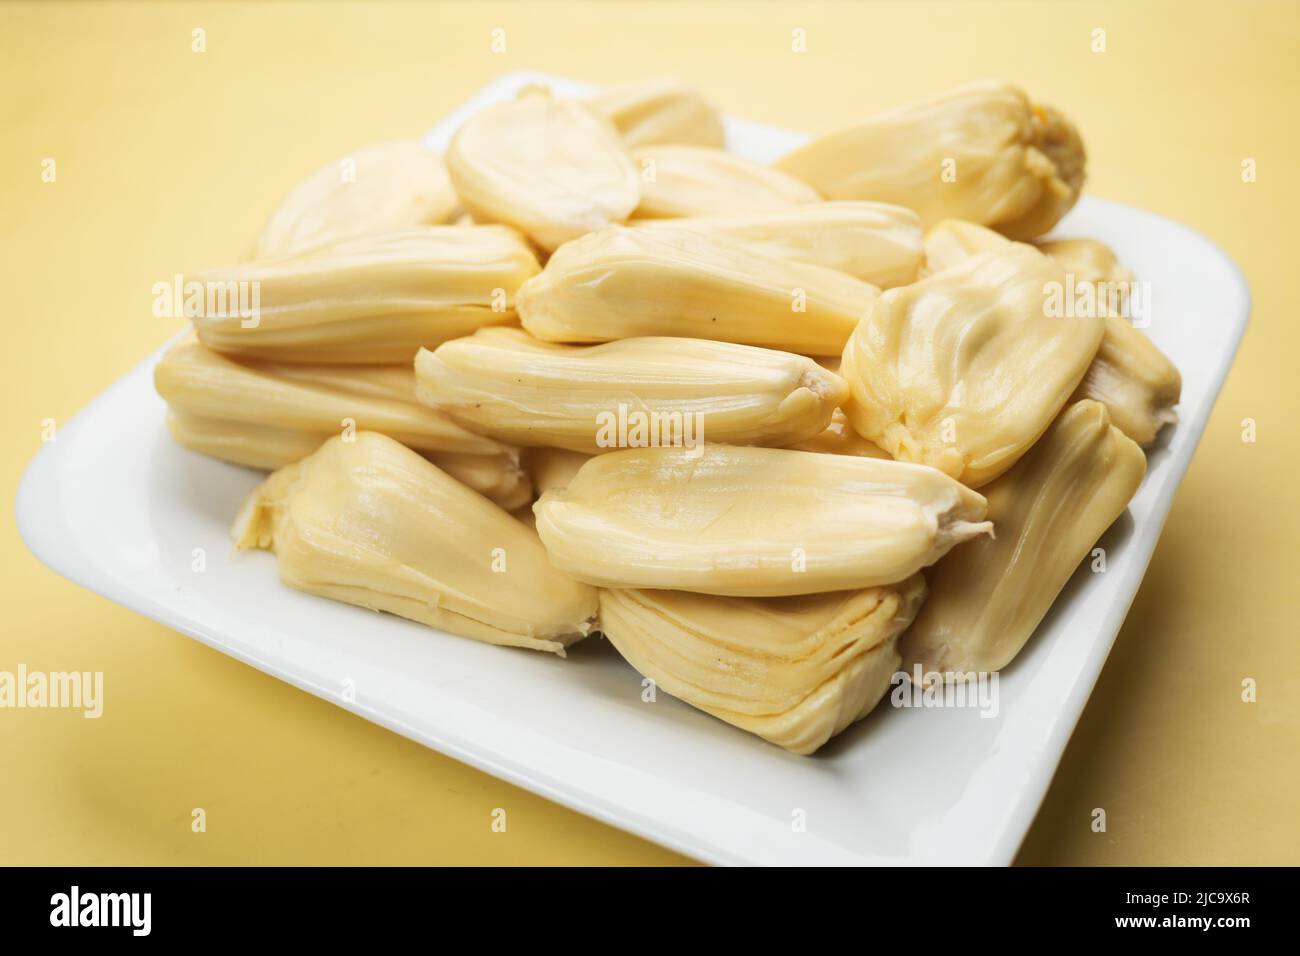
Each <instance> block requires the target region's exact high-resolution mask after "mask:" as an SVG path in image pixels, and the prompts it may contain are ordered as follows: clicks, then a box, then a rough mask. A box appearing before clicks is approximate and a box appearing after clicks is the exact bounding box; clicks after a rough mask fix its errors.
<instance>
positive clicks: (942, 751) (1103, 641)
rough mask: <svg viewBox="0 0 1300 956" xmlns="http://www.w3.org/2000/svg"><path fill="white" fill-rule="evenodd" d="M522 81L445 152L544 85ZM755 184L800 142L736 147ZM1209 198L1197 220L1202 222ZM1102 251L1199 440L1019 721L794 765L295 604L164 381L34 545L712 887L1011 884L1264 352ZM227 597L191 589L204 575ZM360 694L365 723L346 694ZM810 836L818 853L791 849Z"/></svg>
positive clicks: (686, 711) (1207, 289)
mask: <svg viewBox="0 0 1300 956" xmlns="http://www.w3.org/2000/svg"><path fill="white" fill-rule="evenodd" d="M539 80H540V81H545V82H550V83H551V84H552V85H553V86H554V87H556V88H557V89H558V91H560V92H564V93H574V92H581V91H582V90H584V89H585V88H584V87H582V86H580V85H578V84H573V83H570V82H567V81H564V80H560V79H556V78H551V77H543V76H538V75H535V74H511V75H509V76H506V77H503V78H501V79H500V80H498V81H497V82H495V83H493V84H491V85H490V86H489V87H487V88H486V89H484V90H482V91H481V92H479V93H478V94H477V95H476V96H475V97H474V98H473V99H472V100H470V102H469V103H467V104H466V106H465V107H464V108H462V109H461V110H458V111H457V112H456V113H455V114H453V115H452V116H450V117H448V118H447V120H445V121H444V122H442V123H441V124H439V125H438V126H437V127H436V128H435V129H434V130H433V132H431V133H430V134H429V136H428V141H429V142H430V143H432V144H435V145H441V144H443V143H445V141H446V139H447V138H448V136H449V135H450V133H451V132H452V131H453V130H454V129H455V128H456V126H457V124H458V123H459V122H460V120H461V119H463V118H464V117H465V116H466V115H468V113H469V112H471V111H472V110H473V109H476V108H477V107H479V106H481V105H483V104H484V103H487V102H490V101H495V100H499V99H504V98H506V97H509V96H511V95H512V94H513V93H514V91H515V90H516V89H518V88H519V87H520V86H521V85H523V84H525V83H527V82H536V81H539ZM727 128H728V135H729V137H730V146H731V148H732V149H734V150H735V151H736V152H739V153H741V154H743V155H746V156H750V157H753V158H756V159H760V160H768V159H771V158H773V157H774V156H776V155H778V154H780V153H781V152H782V151H783V150H785V149H786V148H788V147H789V146H790V145H791V144H793V143H796V142H798V141H799V140H800V138H801V137H800V136H798V135H797V134H794V133H790V132H785V131H780V130H774V129H770V128H767V127H763V126H758V125H756V124H753V123H745V122H736V121H729V122H728V127H727ZM1190 198H1191V197H1189V200H1190ZM1058 232H1059V233H1060V234H1061V235H1080V236H1093V237H1096V238H1099V239H1102V240H1104V241H1106V242H1107V243H1109V244H1110V245H1111V246H1113V247H1114V248H1115V249H1116V251H1117V252H1118V253H1119V255H1120V258H1121V259H1122V260H1123V261H1124V262H1125V263H1127V264H1128V265H1130V266H1132V267H1133V268H1134V269H1135V270H1136V272H1137V274H1138V275H1139V276H1140V277H1141V278H1143V279H1145V280H1148V281H1150V283H1151V289H1152V299H1153V306H1154V322H1153V324H1152V327H1151V328H1150V329H1149V330H1148V331H1149V332H1150V334H1151V335H1152V336H1153V337H1154V338H1155V340H1156V342H1157V343H1158V344H1159V345H1160V347H1161V348H1162V349H1164V350H1165V352H1167V353H1168V354H1169V355H1170V356H1171V357H1172V358H1173V359H1174V361H1176V362H1177V364H1178V366H1179V368H1180V369H1181V370H1182V373H1183V402H1182V406H1181V408H1180V414H1181V417H1182V421H1181V422H1180V423H1179V425H1178V426H1177V427H1176V428H1174V429H1173V430H1172V432H1171V433H1167V439H1166V440H1165V442H1164V444H1163V445H1162V447H1160V448H1159V449H1158V450H1156V451H1154V452H1153V454H1152V455H1151V462H1150V470H1149V472H1148V474H1147V477H1146V480H1145V482H1144V484H1143V486H1142V488H1141V490H1140V491H1139V492H1138V494H1137V497H1136V498H1134V500H1133V503H1132V505H1131V506H1130V508H1129V515H1127V516H1125V517H1123V518H1121V519H1120V521H1119V522H1117V524H1116V526H1115V527H1114V528H1112V529H1111V530H1110V532H1109V533H1108V534H1107V535H1106V537H1105V538H1104V539H1103V542H1102V543H1103V545H1104V546H1105V547H1106V548H1107V551H1108V570H1107V571H1106V573H1105V574H1097V575H1094V574H1091V573H1090V572H1089V571H1088V569H1086V568H1083V569H1081V570H1080V572H1079V574H1077V575H1076V577H1075V579H1074V580H1073V581H1072V582H1071V583H1070V585H1069V586H1068V587H1067V588H1066V591H1065V592H1064V593H1063V594H1062V596H1061V598H1060V599H1059V600H1058V602H1057V606H1056V607H1055V608H1054V609H1053V611H1052V613H1051V614H1050V616H1049V617H1048V619H1047V620H1046V621H1045V622H1044V624H1043V626H1042V627H1041V628H1040V629H1039V633H1038V634H1037V635H1036V637H1035V638H1034V640H1033V641H1032V642H1031V643H1030V645H1029V647H1027V648H1026V650H1025V652H1024V653H1023V654H1022V655H1021V656H1020V658H1019V659H1018V660H1017V661H1016V663H1015V665H1014V666H1013V667H1011V668H1010V669H1009V670H1008V671H1007V672H1006V673H1004V675H1003V676H1002V680H1001V688H1000V690H1001V695H1000V713H999V716H998V717H997V718H996V719H982V718H981V717H980V715H979V713H978V712H977V711H975V710H955V709H949V710H919V709H917V710H893V709H891V708H890V707H889V705H888V704H887V703H886V704H885V705H882V706H881V707H880V708H878V709H877V710H876V712H875V713H873V714H872V715H871V716H870V717H868V718H867V719H866V720H864V721H862V722H861V723H859V724H858V725H857V726H855V727H854V728H851V729H850V730H849V731H848V732H846V733H845V734H843V735H842V736H841V737H840V738H839V739H837V740H836V741H833V742H832V743H831V744H830V745H828V746H827V747H826V748H824V750H823V751H822V753H821V754H819V755H818V756H816V757H813V758H806V757H795V756H791V755H789V754H787V753H785V752H783V751H781V750H779V749H777V748H776V747H773V746H771V745H769V744H766V743H764V742H762V741H761V740H759V739H757V738H755V737H751V736H749V735H748V734H745V733H742V732H741V731H739V730H735V729H733V728H731V727H730V726H728V725H726V724H724V723H722V722H720V721H717V720H714V719H713V718H711V717H708V716H706V715H705V714H703V713H700V712H699V711H696V710H693V709H691V708H689V707H687V706H685V705H684V704H682V703H680V702H678V701H675V700H672V699H670V698H668V697H666V695H662V694H661V695H660V696H659V700H658V702H656V703H653V704H648V703H642V702H641V696H640V695H641V684H640V678H639V677H638V675H637V674H636V673H635V672H634V671H633V670H632V669H631V668H630V667H628V666H627V665H625V664H624V663H623V662H622V660H621V659H620V658H619V657H618V655H617V654H615V653H614V652H613V650H612V648H611V647H610V646H609V644H608V643H607V642H605V641H603V640H589V641H585V642H583V643H580V644H578V645H576V646H575V647H574V648H573V649H572V651H571V653H570V656H569V659H568V660H561V659H560V658H558V657H553V656H551V655H548V654H538V653H533V652H528V651H516V650H506V649H502V648H497V647H489V646H487V645H485V644H477V643H475V642H473V641H469V640H464V639H461V638H457V637H453V636H449V635H445V634H442V633H440V632H437V631H431V630H428V629H426V628H423V627H421V626H419V625H417V624H413V623H410V622H407V621H403V620H400V619H398V618H394V617H388V616H385V615H379V614H373V613H370V612H367V611H363V610H359V609H357V608H352V607H347V606H344V605H341V604H335V603H333V602H330V601H326V600H323V599H320V598H314V597H310V596H307V595H304V594H299V593H297V592H294V591H291V590H289V589H288V588H285V587H283V586H281V585H280V584H279V582H278V580H277V576H276V567H275V558H274V557H273V556H272V555H270V554H267V553H253V554H241V555H238V556H232V554H231V547H230V541H229V538H228V537H227V527H228V526H229V524H230V522H231V519H232V517H233V516H234V514H235V511H236V508H237V507H238V505H239V504H240V502H241V501H242V499H243V498H244V496H245V494H246V493H247V492H248V491H249V490H250V489H251V488H252V487H253V486H254V485H255V484H256V483H257V481H258V479H259V476H258V475H257V474H255V473H254V472H251V471H247V470H245V469H242V468H237V467H235V466H232V465H227V464H223V463H221V462H218V461H214V460H211V459H208V458H205V457H203V456H201V455H197V454H194V453H192V452H189V451H185V450H183V449H181V448H179V447H177V446H176V445H175V444H174V443H173V442H172V441H171V440H170V438H169V437H168V436H167V433H166V430H165V428H164V425H163V413H164V406H163V402H162V401H161V400H160V399H159V398H158V396H157V395H156V394H154V390H153V385H152V380H151V369H152V367H153V365H154V363H155V361H156V360H157V358H158V356H157V355H154V356H151V357H150V358H149V359H148V360H146V361H145V362H143V363H142V364H141V365H140V366H138V367H137V368H136V369H135V370H134V371H132V372H131V373H130V374H129V375H127V376H126V377H125V378H123V379H121V380H120V381H118V382H117V383H116V384H115V385H113V386H112V387H111V388H109V389H108V391H106V392H105V393H104V394H103V395H101V396H100V397H99V398H97V399H96V400H95V401H94V402H93V403H92V404H91V405H90V407H89V408H87V409H86V410H85V411H83V412H81V413H80V414H79V415H77V416H76V417H75V418H74V419H73V420H72V421H70V422H69V423H68V424H67V425H65V426H64V427H63V428H62V429H61V430H60V432H59V434H58V440H57V441H56V442H55V443H53V444H50V445H47V446H46V447H45V448H43V449H42V450H41V452H40V454H39V455H37V457H36V459H35V461H33V463H32V465H31V466H30V467H29V468H28V470H27V473H26V475H25V476H24V478H23V482H22V487H21V489H20V491H19V495H18V525H19V529H20V531H21V533H22V536H23V538H24V540H26V542H27V544H28V546H29V547H30V548H31V549H32V551H33V552H35V553H36V555H37V556H38V557H39V558H40V559H41V560H42V561H44V562H45V563H46V564H48V565H49V566H50V567H51V568H53V569H54V570H56V571H58V572H59V573H61V574H63V575H65V576H66V577H68V578H70V579H72V580H73V581H76V582H78V583H79V584H82V585H84V586H86V587H88V588H90V589H92V590H94V591H97V592H98V593H100V594H103V595H105V596H106V597H108V598H110V599H111V600H113V601H116V602H118V603H120V604H123V605H125V606H127V607H129V608H132V609H134V610H136V611H138V612H139V613H141V614H144V615H146V616H148V617H151V618H154V619H155V620H158V621H161V622H162V623H163V624H166V625H167V626H169V627H172V628H175V629H176V630H179V631H182V632H184V633H186V634H188V635H190V636H191V637H194V638H197V639H198V640H200V641H203V642H204V643H205V644H208V645H210V646H212V647H215V648H217V649H218V650H221V651H224V652H225V653H227V654H230V655H231V656H233V657H236V658H238V659H239V660H242V661H245V662H246V663H249V664H252V665H253V666H254V667H257V668H259V669H260V670H263V671H265V672H267V673H268V674H274V675H275V676H277V677H279V678H281V679H282V680H285V681H288V682H289V683H291V684H294V685H295V686H297V687H301V688H303V689H304V690H308V691H310V692H312V693H314V694H317V695H319V696H321V697H324V698H326V699H328V700H331V701H333V702H335V703H337V704H339V706H342V707H345V708H346V709H348V710H351V711H353V712H355V713H357V714H360V715H361V716H363V717H365V718H367V719H368V720H373V721H375V722H376V723H379V724H382V725H383V726H385V727H388V728H390V729H392V730H395V731H397V732H398V733H400V734H404V735H405V736H407V737H410V738H412V739H414V740H418V741H420V742H421V743H423V744H425V745H427V746H429V747H432V748H434V749H435V750H439V751H442V752H443V753H446V754H450V755H451V756H453V757H456V758H457V759H459V760H463V761H465V762H466V763H469V764H472V765H473V766H475V767H478V768H480V769H482V770H485V771H487V772H488V773H491V774H495V775H496V776H499V777H502V778H504V779H506V780H510V781H512V782H513V783H516V784H518V785H520V786H523V787H526V788H528V789H530V790H533V791H535V792H537V793H540V794H542V795H544V796H546V797H549V798H550V799H552V800H556V801H558V802H560V803H563V804H565V805H567V806H570V807H573V808H575V809H577V810H580V811H581V812H583V813H587V814H590V815H591V816H593V817H597V818H598V819H601V820H604V821H606V822H608V823H611V824H614V825H615V826H619V827H622V828H624V829H627V830H630V831H632V832H634V833H638V834H640V835H642V836H644V837H647V838H648V839H651V840H654V841H656V842H659V843H661V844H664V845H665V846H669V847H672V848H674V849H676V850H679V851H681V852H682V853H685V854H688V855H690V856H693V857H695V858H697V859H700V860H705V861H711V862H717V863H978V864H1004V863H1008V862H1010V861H1011V859H1012V857H1013V855H1014V854H1015V851H1016V848H1017V846H1018V845H1019V843H1020V841H1021V839H1022V838H1023V836H1024V833H1025V831H1026V829H1027V828H1028V826H1029V824H1030V822H1031V820H1032V819H1033V816H1034V813H1035V811H1036V809H1037V807H1038V805H1039V802H1040V801H1041V799H1042V797H1043V794H1044V792H1045V791H1046V789H1047V785H1048V783H1049V781H1050V780H1051V777H1052V773H1053V772H1054V770H1055V768H1056V765H1057V762H1058V761H1059V759H1060V757H1061V753H1062V751H1063V750H1064V748H1065V744H1066V741H1067V739H1068V738H1069V736H1070V733H1071V732H1072V730H1073V729H1074V726H1075V722H1076V721H1077V720H1078V717H1079V714H1080V712H1081V711H1082V709H1083V706H1084V703H1085V702H1086V701H1087V699H1088V695H1089V693H1090V692H1091V690H1092V686H1093V684H1094V682H1095V681H1096V679H1097V674H1098V673H1099V672H1100V670H1101V666H1102V664H1103V663H1104V662H1105V660H1106V655H1107V653H1108V652H1109V650H1110V647H1111V644H1112V642H1113V641H1114V639H1115V635H1116V633H1117V632H1118V630H1119V627H1120V624H1121V623H1122V622H1123V620H1124V615H1125V614H1126V613H1127V611H1128V607H1129V604H1130V603H1131V602H1132V599H1133V595H1134V594H1135V593H1136V591H1137V588H1138V584H1139V583H1140V582H1141V580H1142V575H1143V573H1144V571H1145V569H1146V566H1147V562H1148V560H1149V559H1150V557H1151V552H1152V550H1153V549H1154V547H1155V544H1156V539H1157V538H1158V536H1159V534H1160V529H1161V526H1162V525H1163V524H1164V521H1165V516H1166V515H1167V514H1168V512H1169V506H1170V503H1171V502H1172V500H1173V497H1174V491H1175V490H1176V488H1177V487H1178V483H1179V481H1180V480H1181V479H1182V476H1183V473H1184V472H1185V471H1186V470H1187V465H1188V462H1189V461H1190V460H1191V457H1192V452H1193V451H1194V450H1195V448H1196V443H1197V441H1198V440H1199V438H1200V436H1201V432H1202V431H1203V430H1204V428H1205V423H1206V420H1207V419H1208V418H1209V415H1210V409H1211V406H1212V405H1213V404H1214V399H1215V396H1216V395H1217V394H1218V392H1219V389H1220V387H1221V385H1222V383H1223V379H1224V376H1225V375H1226V374H1227V371H1228V366H1229V365H1230V364H1231V362H1232V358H1233V354H1234V353H1235V351H1236V348H1237V344H1238V342H1239V340H1240V338H1241V335H1242V332H1243V331H1244V330H1245V327H1246V320H1247V316H1248V313H1249V294H1248V291H1247V289H1246V285H1245V283H1244V281H1243V279H1242V277H1241V275H1240V273H1239V272H1238V271H1237V269H1236V267H1235V266H1234V265H1233V264H1232V262H1231V261H1230V260H1229V259H1228V258H1227V257H1226V256H1225V255H1224V254H1223V253H1222V252H1221V251H1220V250H1219V249H1218V248H1217V247H1216V246H1215V245H1213V244H1212V243H1211V242H1209V241H1208V240H1206V239H1204V238H1203V237H1201V236H1199V235H1197V234H1196V233H1194V232H1192V231H1190V230H1189V229H1187V228H1185V227H1183V226H1180V225H1178V224H1176V223H1173V222H1170V221H1169V220H1167V219H1163V218H1161V217H1159V216H1156V215H1153V214H1151V213H1147V212H1142V211H1140V210H1137V209H1131V208H1128V207H1125V206H1122V205H1118V204H1116V203H1112V202H1106V201H1103V200H1099V199H1092V198H1088V199H1085V200H1084V201H1083V202H1081V203H1080V204H1079V206H1078V208H1077V209H1076V210H1075V211H1074V212H1073V213H1071V215H1070V217H1069V218H1068V219H1067V220H1066V222H1065V223H1064V224H1063V226H1062V227H1061V228H1060V229H1059V230H1058ZM199 548H201V549H203V551H204V553H205V555H206V571H204V572H202V573H198V572H195V571H194V570H192V568H193V565H194V554H195V549H199ZM348 686H352V687H354V688H355V700H354V701H353V700H348V699H345V697H346V695H345V694H344V689H345V688H346V687H348ZM800 816H802V818H803V819H804V820H806V830H804V831H802V832H801V831H800V830H799V829H798V828H797V827H796V826H795V825H794V821H795V820H796V818H798V817H800Z"/></svg>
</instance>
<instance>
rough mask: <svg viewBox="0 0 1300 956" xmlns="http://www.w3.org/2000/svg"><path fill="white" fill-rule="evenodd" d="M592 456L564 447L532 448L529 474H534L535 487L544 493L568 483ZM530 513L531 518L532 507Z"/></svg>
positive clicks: (527, 457) (540, 492)
mask: <svg viewBox="0 0 1300 956" xmlns="http://www.w3.org/2000/svg"><path fill="white" fill-rule="evenodd" d="M590 458H591V456H590V455H584V454H582V453H581V452H577V451H567V450H566V449H563V448H530V449H528V452H527V454H526V457H525V463H526V465H527V467H528V474H529V475H531V476H532V479H533V487H534V488H536V489H537V493H538V494H539V495H542V494H545V493H546V492H548V491H550V490H551V489H552V488H563V487H564V486H565V485H567V484H568V483H569V482H570V481H572V480H573V476H574V475H576V474H577V473H578V469H579V468H581V467H582V466H583V465H585V464H586V463H587V461H588V460H589V459H590ZM528 514H529V518H530V519H531V517H532V509H531V508H530V509H529V511H528Z"/></svg>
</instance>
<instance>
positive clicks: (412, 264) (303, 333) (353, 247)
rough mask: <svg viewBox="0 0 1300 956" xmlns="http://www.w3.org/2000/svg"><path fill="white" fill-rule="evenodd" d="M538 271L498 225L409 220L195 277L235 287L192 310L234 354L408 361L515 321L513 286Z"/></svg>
mask: <svg viewBox="0 0 1300 956" xmlns="http://www.w3.org/2000/svg"><path fill="white" fill-rule="evenodd" d="M539 268H540V267H539V265H538V263H537V258H536V256H534V255H533V253H532V250H531V249H529V247H528V244H527V243H525V242H524V241H523V239H522V238H521V237H520V236H519V235H518V234H517V233H515V232H514V231H512V230H510V229H507V228H505V227H503V226H416V227H411V228H409V229H405V230H402V231H400V232H391V233H382V234H379V235H371V236H360V237H356V238H352V239H344V240H341V241H339V242H335V243H331V244H329V245H325V246H317V247H313V248H312V249H309V250H307V251H306V252H302V253H297V254H294V255H289V256H282V257H279V258H274V259H262V260H256V261H252V262H245V263H242V264H240V265H237V266H234V267H232V268H229V269H224V270H219V271H214V272H209V273H206V274H204V275H202V276H199V277H198V278H197V279H196V280H195V281H196V282H198V283H201V284H202V286H203V288H205V289H209V288H210V289H217V288H220V289H225V290H229V291H231V292H232V294H227V295H224V296H223V297H221V298H220V299H215V298H214V297H213V296H211V295H209V296H206V298H207V299H210V300H212V301H210V302H209V301H205V302H204V303H203V304H202V307H201V308H200V309H199V311H200V313H201V314H193V315H189V318H190V320H191V321H192V322H193V324H194V329H195V331H196V332H197V333H198V336H199V339H200V341H202V342H203V344H204V345H206V346H208V347H209V348H212V349H216V350H217V351H219V352H224V353H227V354H231V355H240V356H244V357H248V358H256V359H262V360H266V361H281V362H310V363H319V362H339V363H345V364H355V363H401V362H410V361H412V360H413V359H414V358H415V353H416V350H417V349H419V348H420V346H422V345H427V346H430V347H433V346H436V345H439V344H441V343H442V342H445V341H446V340H447V339H454V338H458V337H460V336H462V335H469V334H470V333H471V332H473V331H474V330H475V329H479V328H482V327H483V326H486V325H504V324H507V323H510V322H513V321H514V320H515V313H514V295H515V291H516V290H517V289H518V288H519V287H520V286H521V285H522V284H523V283H524V281H525V280H526V279H528V278H529V277H530V276H533V275H535V274H536V273H537V272H538V270H539ZM239 290H244V291H243V293H242V294H239V295H234V294H233V293H238V292H239ZM254 297H255V298H254ZM241 299H242V305H244V306H247V305H248V304H250V303H255V304H256V308H253V309H247V308H241V301H240V300H241ZM187 308H188V306H187ZM245 313H247V314H245ZM187 314H188V313H187Z"/></svg>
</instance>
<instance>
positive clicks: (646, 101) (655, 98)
mask: <svg viewBox="0 0 1300 956" xmlns="http://www.w3.org/2000/svg"><path fill="white" fill-rule="evenodd" d="M586 102H587V105H588V106H589V107H591V108H592V109H593V110H595V111H596V112H597V113H599V114H600V115H602V116H604V117H605V118H606V119H608V120H609V121H610V122H611V123H613V124H614V126H615V128H617V129H618V132H619V135H621V136H622V137H623V142H624V143H625V144H626V145H627V146H629V147H631V146H647V145H649V144H652V143H690V144H693V145H696V146H722V145H723V143H724V142H725V140H726V133H725V132H724V130H723V128H722V117H721V116H719V115H718V111H717V110H715V109H714V108H713V107H712V106H710V105H709V103H708V102H707V101H706V100H705V99H704V97H703V96H701V95H700V92H699V91H698V90H696V89H695V88H694V87H693V86H687V85H686V84H685V83H681V82H679V81H677V80H672V79H656V80H647V81H645V82H641V83H624V84H621V85H619V86H614V87H610V88H609V89H607V90H603V91H602V92H600V93H597V94H596V95H595V96H592V97H590V98H589V99H588V100H587V101H586Z"/></svg>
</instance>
